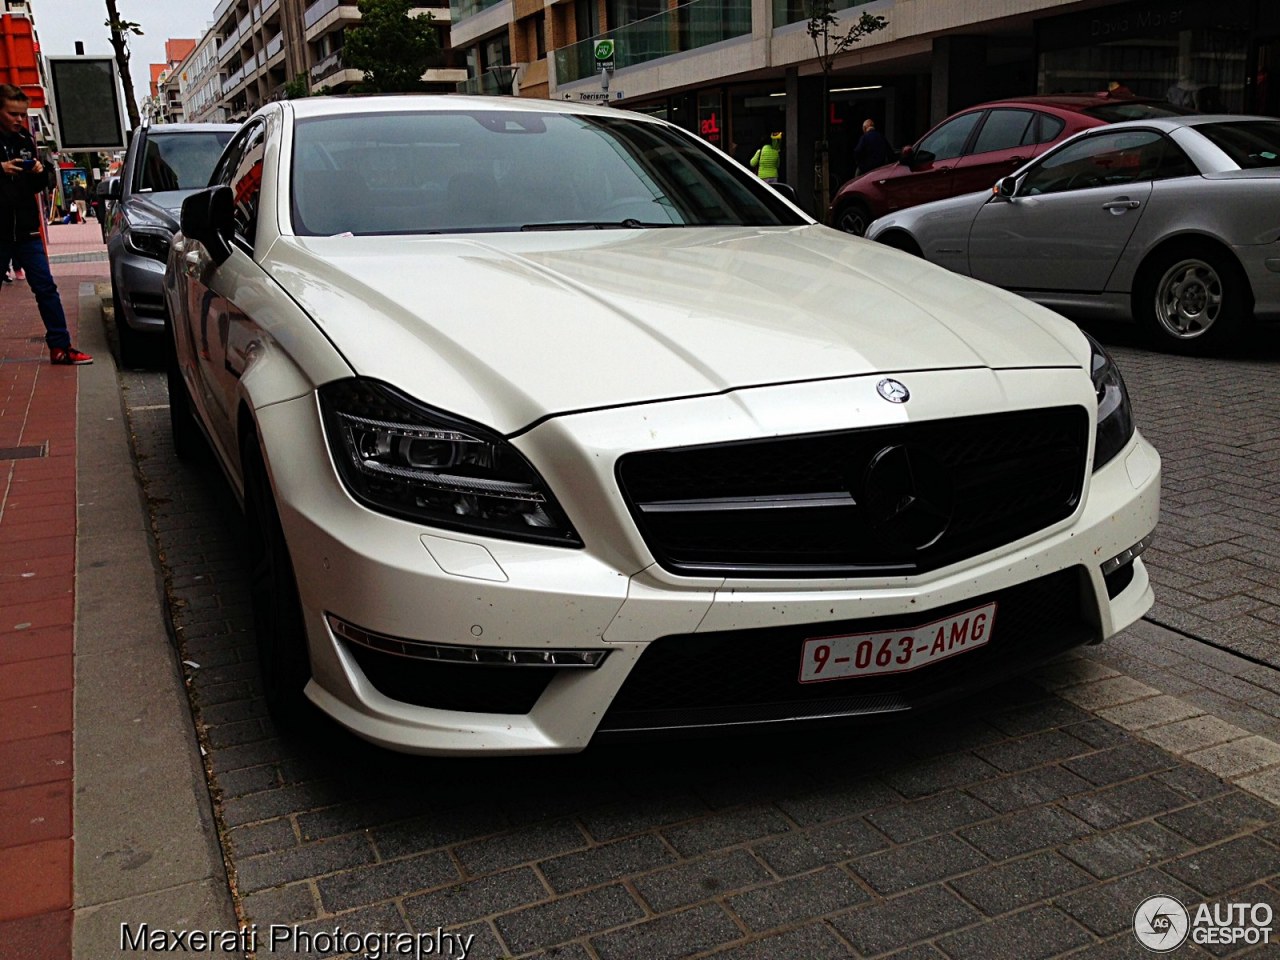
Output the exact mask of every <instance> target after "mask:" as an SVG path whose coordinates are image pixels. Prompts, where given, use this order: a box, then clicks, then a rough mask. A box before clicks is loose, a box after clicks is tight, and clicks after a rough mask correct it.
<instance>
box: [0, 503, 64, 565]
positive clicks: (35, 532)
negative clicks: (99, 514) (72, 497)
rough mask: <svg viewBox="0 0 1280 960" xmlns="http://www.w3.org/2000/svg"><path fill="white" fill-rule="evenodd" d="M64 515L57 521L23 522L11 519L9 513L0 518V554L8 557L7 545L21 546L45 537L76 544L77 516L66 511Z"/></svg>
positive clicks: (6, 512)
mask: <svg viewBox="0 0 1280 960" xmlns="http://www.w3.org/2000/svg"><path fill="white" fill-rule="evenodd" d="M63 513H64V515H63V516H62V517H61V518H59V519H55V520H40V521H32V522H21V521H18V520H17V519H10V518H9V516H8V511H7V510H6V511H5V516H3V517H0V521H2V522H0V553H3V554H6V555H8V553H9V551H8V550H6V549H5V547H6V546H7V545H16V546H20V545H21V544H23V543H25V542H26V541H28V540H38V539H44V538H45V537H69V538H70V539H71V540H72V542H73V543H74V542H75V533H76V515H75V513H74V512H73V511H64V512H63Z"/></svg>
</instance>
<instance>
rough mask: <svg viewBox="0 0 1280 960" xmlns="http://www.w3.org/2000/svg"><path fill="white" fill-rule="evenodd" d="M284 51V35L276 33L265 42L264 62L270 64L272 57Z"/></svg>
mask: <svg viewBox="0 0 1280 960" xmlns="http://www.w3.org/2000/svg"><path fill="white" fill-rule="evenodd" d="M283 51H284V34H283V33H277V34H276V35H275V36H274V37H272V38H271V39H270V40H268V41H267V45H266V47H264V48H263V53H265V54H266V62H270V61H271V59H272V58H273V57H275V56H276V55H277V54H279V53H282V52H283Z"/></svg>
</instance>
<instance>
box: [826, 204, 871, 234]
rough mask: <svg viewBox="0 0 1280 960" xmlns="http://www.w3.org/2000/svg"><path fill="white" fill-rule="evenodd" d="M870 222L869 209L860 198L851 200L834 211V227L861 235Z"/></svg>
mask: <svg viewBox="0 0 1280 960" xmlns="http://www.w3.org/2000/svg"><path fill="white" fill-rule="evenodd" d="M870 223H871V211H870V210H868V209H867V205H866V204H865V203H863V202H862V201H861V200H851V201H850V202H849V203H846V204H845V205H844V206H842V207H841V208H840V209H839V210H837V211H836V216H835V224H834V226H835V228H836V229H837V230H843V231H844V232H845V233H852V234H853V235H854V236H855V237H861V236H863V235H864V234H865V233H866V232H867V227H868V226H869V225H870Z"/></svg>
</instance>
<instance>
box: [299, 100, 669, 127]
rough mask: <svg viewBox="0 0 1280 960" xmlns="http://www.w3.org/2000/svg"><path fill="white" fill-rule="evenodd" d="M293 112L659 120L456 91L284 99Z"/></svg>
mask: <svg viewBox="0 0 1280 960" xmlns="http://www.w3.org/2000/svg"><path fill="white" fill-rule="evenodd" d="M285 102H286V103H287V104H288V106H289V108H290V109H291V110H293V112H294V115H295V116H297V117H299V118H301V117H327V116H341V115H346V114H351V113H380V112H395V111H424V112H429V111H440V112H444V111H459V110H465V111H468V112H472V111H485V112H494V113H546V114H553V113H558V114H565V113H569V114H575V115H579V116H596V117H616V116H618V115H619V114H622V115H624V116H626V117H627V118H628V119H632V120H648V121H651V122H653V123H660V122H662V121H659V120H657V119H655V118H653V117H649V116H647V115H645V114H642V113H632V112H629V111H626V110H620V109H618V108H617V107H609V106H595V105H593V104H589V103H578V102H576V101H572V100H539V99H537V98H534V97H471V96H466V97H463V96H458V95H457V94H390V95H379V96H368V95H361V94H354V95H338V96H326V97H304V98H301V99H298V100H288V101H285Z"/></svg>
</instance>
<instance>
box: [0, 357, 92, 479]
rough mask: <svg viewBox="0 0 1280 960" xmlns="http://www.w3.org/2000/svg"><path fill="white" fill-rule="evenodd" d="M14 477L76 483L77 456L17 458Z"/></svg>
mask: <svg viewBox="0 0 1280 960" xmlns="http://www.w3.org/2000/svg"><path fill="white" fill-rule="evenodd" d="M72 369H74V368H72ZM73 429H74V428H73ZM44 439H47V438H45V437H41V438H39V440H35V441H33V440H25V441H23V442H24V443H33V442H36V443H38V442H39V441H40V440H44ZM13 479H14V480H15V481H22V480H43V481H45V482H48V481H50V480H69V481H70V482H71V483H73V484H74V483H75V479H76V461H75V457H32V458H31V459H30V460H15V461H13Z"/></svg>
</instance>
